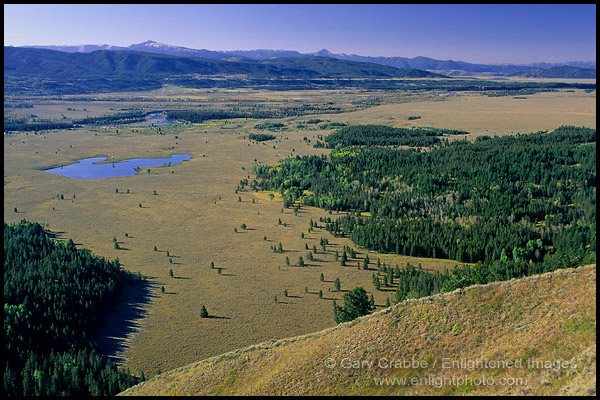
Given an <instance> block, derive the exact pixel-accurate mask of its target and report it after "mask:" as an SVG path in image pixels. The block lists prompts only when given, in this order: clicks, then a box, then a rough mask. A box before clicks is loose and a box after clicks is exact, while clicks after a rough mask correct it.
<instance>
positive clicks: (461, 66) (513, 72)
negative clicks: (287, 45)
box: [26, 40, 596, 79]
mask: <svg viewBox="0 0 600 400" xmlns="http://www.w3.org/2000/svg"><path fill="white" fill-rule="evenodd" d="M26 47H30V48H43V49H51V50H58V51H62V52H68V53H91V52H94V51H97V50H112V51H131V50H134V51H143V52H149V53H157V54H165V55H172V56H179V57H202V58H210V59H216V60H229V59H232V58H238V59H247V60H266V59H270V58H280V57H286V58H289V57H304V56H318V57H327V58H335V59H339V60H346V61H357V62H369V63H374V64H380V65H384V66H387V67H393V68H399V69H419V70H425V71H430V72H436V73H441V74H444V75H451V76H469V75H476V74H478V75H506V76H528V77H540V78H542V77H543V78H591V79H593V78H596V71H595V70H596V62H595V61H594V62H583V61H572V62H566V63H560V64H556V63H555V64H551V63H534V64H529V65H513V64H502V65H488V64H473V63H468V62H463V61H453V60H435V59H432V58H427V57H415V58H406V57H370V56H360V55H356V54H344V53H342V54H334V53H331V52H329V51H328V50H325V49H323V50H320V51H317V52H315V53H304V54H303V53H300V52H297V51H294V50H266V49H261V50H234V51H213V50H206V49H190V48H187V47H181V46H172V45H168V44H162V43H157V42H155V41H152V40H149V41H146V42H143V43H139V44H132V45H130V46H128V47H120V46H112V45H107V44H103V45H90V44H87V45H79V46H26ZM565 66H568V67H571V68H569V69H566V68H562V69H556V68H554V67H565ZM546 69H550V71H548V72H544V71H543V70H546Z"/></svg>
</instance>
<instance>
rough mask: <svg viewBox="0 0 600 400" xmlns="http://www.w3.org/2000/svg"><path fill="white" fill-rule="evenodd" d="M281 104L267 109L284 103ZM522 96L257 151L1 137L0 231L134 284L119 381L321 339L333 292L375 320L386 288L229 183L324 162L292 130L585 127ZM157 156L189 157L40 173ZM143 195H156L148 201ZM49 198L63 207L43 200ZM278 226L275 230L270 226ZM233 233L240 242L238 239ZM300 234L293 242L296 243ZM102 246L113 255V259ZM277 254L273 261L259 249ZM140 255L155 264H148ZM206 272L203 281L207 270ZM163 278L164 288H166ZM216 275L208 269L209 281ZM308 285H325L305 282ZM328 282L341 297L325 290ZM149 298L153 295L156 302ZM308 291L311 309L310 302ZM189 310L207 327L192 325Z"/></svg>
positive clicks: (380, 115) (559, 107)
mask: <svg viewBox="0 0 600 400" xmlns="http://www.w3.org/2000/svg"><path fill="white" fill-rule="evenodd" d="M336 93H337V94H336V96H337V95H340V93H339V92H336ZM287 94H289V93H280V94H272V95H271V96H275V97H277V96H280V97H281V98H284V97H285V95H287ZM307 94H308V93H307V92H305V93H302V95H303V96H307ZM527 97H528V98H527V99H526V100H522V99H519V100H517V99H513V98H510V97H506V98H504V97H503V98H487V97H463V96H460V97H459V96H457V97H456V98H455V99H454V98H448V99H447V100H444V101H431V102H415V103H404V104H391V105H383V106H379V107H373V108H370V109H366V110H364V111H358V112H353V113H345V114H323V115H321V116H319V115H315V116H310V117H306V116H305V117H295V118H285V119H282V120H281V121H283V122H286V123H289V127H290V129H291V130H290V131H286V132H284V133H282V134H279V133H278V134H277V137H278V138H280V137H282V138H284V139H283V140H277V142H275V141H269V142H263V143H260V144H256V143H250V142H249V141H248V140H247V139H243V135H247V133H248V132H251V131H252V127H253V126H254V124H255V123H256V121H252V122H251V121H247V122H245V121H235V123H232V124H228V125H225V124H224V123H217V124H203V125H202V126H190V127H188V128H186V129H181V130H180V131H179V132H178V137H177V138H176V137H175V136H165V135H157V134H145V133H139V132H138V133H128V134H123V133H122V132H123V129H121V134H116V133H115V132H116V131H115V129H99V130H96V131H91V130H86V129H79V130H74V131H61V132H50V133H46V134H43V135H32V134H29V135H26V134H18V135H10V136H5V137H4V219H5V222H9V223H10V222H17V221H19V220H21V219H22V218H24V219H27V220H31V221H37V222H46V223H48V224H49V226H48V227H49V229H50V230H51V231H53V232H56V233H57V234H58V237H59V238H61V239H64V240H66V239H68V238H72V239H73V240H74V242H75V243H76V244H77V245H78V246H82V247H87V248H90V249H91V250H92V251H93V252H94V253H96V254H98V255H100V256H104V257H106V258H108V259H114V258H116V257H118V258H119V260H120V261H121V263H122V265H123V266H124V268H126V269H128V270H130V271H132V272H134V273H136V272H138V271H139V272H141V274H143V275H144V276H147V277H148V280H149V283H150V296H151V301H150V302H148V303H147V304H144V305H143V306H141V307H142V308H143V309H144V312H143V313H140V314H145V318H143V319H141V320H140V321H138V322H135V323H133V322H132V321H128V323H129V324H133V325H134V326H135V327H136V329H138V330H137V333H135V334H132V332H127V334H128V335H129V339H128V340H129V345H130V346H129V347H127V348H125V352H124V353H123V354H120V356H121V357H124V359H125V360H126V362H125V363H126V365H127V366H128V367H130V369H131V371H132V372H134V373H137V372H139V371H140V370H143V371H144V373H145V374H146V376H147V377H150V376H153V375H154V374H156V373H157V372H158V371H162V372H164V371H167V370H170V369H173V368H176V367H181V366H183V365H187V364H189V363H192V362H196V361H198V360H201V359H205V358H207V357H210V356H215V355H218V354H222V353H225V352H227V351H231V350H234V349H237V348H242V347H245V346H249V345H252V344H255V343H259V342H262V341H264V340H269V339H280V338H285V337H291V336H296V335H300V334H305V333H308V332H314V331H319V330H322V329H324V328H327V327H331V326H333V325H335V323H334V321H333V311H332V303H333V300H337V301H338V303H339V304H341V303H342V301H341V299H342V297H343V291H344V290H349V289H352V288H354V287H356V286H363V287H365V289H367V290H368V291H372V292H373V293H374V296H375V303H376V304H377V305H378V306H379V307H382V306H383V305H384V304H385V300H386V298H387V297H393V294H394V292H393V289H390V290H389V291H375V290H374V289H373V285H372V278H371V274H372V273H373V272H374V270H375V262H376V257H377V256H378V255H375V254H369V258H370V259H371V269H370V270H367V271H365V270H359V269H358V268H357V267H356V264H357V263H358V262H360V261H361V260H362V259H363V257H364V255H365V252H364V250H361V249H358V251H359V255H358V257H359V260H350V262H349V263H348V264H349V266H347V267H342V266H340V264H339V263H338V262H335V261H334V256H333V253H334V252H335V250H338V251H340V253H341V251H342V249H343V246H344V245H351V244H352V243H351V242H350V241H349V240H348V239H342V238H334V237H332V236H331V235H329V234H328V233H327V232H326V231H325V230H324V229H316V230H315V231H314V232H313V233H307V232H308V227H309V221H310V219H313V220H314V221H319V217H321V216H326V215H327V213H326V212H325V211H323V210H319V209H315V208H302V209H301V210H300V212H299V213H298V215H297V216H296V215H294V213H293V210H288V209H283V212H282V203H281V201H278V199H277V198H275V199H274V200H270V199H269V198H268V196H267V195H266V194H264V193H252V192H247V191H246V192H241V193H239V194H236V193H234V192H235V189H236V186H237V185H238V183H239V181H240V180H241V179H244V178H247V177H248V176H249V171H250V170H251V167H252V163H253V161H254V160H255V159H256V160H257V161H259V162H261V163H263V164H267V163H276V162H277V161H278V160H279V159H282V158H285V157H287V156H289V155H290V154H294V155H295V154H300V155H303V154H320V153H321V152H323V151H324V150H323V149H315V148H313V147H312V144H311V145H307V144H306V143H305V141H304V140H303V137H304V136H309V137H311V135H316V134H327V133H328V131H314V132H311V131H308V132H307V131H296V130H294V129H295V124H296V122H298V121H302V120H307V119H309V118H313V117H314V118H317V117H321V118H322V119H325V120H332V121H340V122H347V123H351V124H357V123H382V124H390V125H394V126H408V125H410V124H419V125H424V126H435V127H441V128H455V129H465V130H468V131H471V132H473V134H474V135H478V134H483V133H486V134H491V133H492V132H494V133H498V134H508V133H511V132H517V131H519V132H529V131H537V130H540V129H554V128H556V127H558V126H559V125H563V124H574V125H585V126H591V127H594V128H595V108H596V100H595V93H591V94H584V93H583V92H582V91H576V92H571V93H563V92H560V93H548V94H538V95H532V96H527ZM63 106H64V105H63ZM120 106H121V107H122V106H123V104H122V103H121V104H120ZM90 107H92V106H90ZM75 108H81V106H77V107H75ZM54 111H56V109H54ZM95 111H97V112H98V113H101V112H100V111H101V110H99V109H98V110H95ZM415 114H417V115H421V116H422V118H421V119H419V120H415V121H410V123H409V122H408V121H407V117H408V116H410V115H415ZM488 130H489V132H488ZM286 138H288V139H286ZM274 142H275V143H274ZM273 146H275V148H274V147H273ZM170 154H193V155H194V158H192V159H191V160H189V161H185V162H183V163H182V164H181V165H174V166H171V167H151V168H150V169H151V173H150V174H147V173H146V169H145V168H144V169H143V171H142V172H141V173H139V174H138V175H136V176H131V177H119V178H109V179H97V180H78V179H72V178H66V177H62V176H59V175H53V174H48V173H46V172H43V170H44V169H47V168H50V167H54V166H58V165H61V164H62V165H67V164H69V163H72V162H75V161H76V160H78V159H82V158H88V157H95V156H105V157H109V159H110V158H111V157H114V159H115V161H118V160H124V159H128V158H137V157H164V156H169V155H170ZM251 178H252V177H251ZM115 189H118V192H119V193H115ZM128 189H129V193H126V191H127V190H128ZM154 190H156V193H157V195H153V191H154ZM60 194H63V196H64V200H60V199H58V198H57V195H60ZM238 196H239V197H241V200H242V201H241V202H240V201H238ZM139 204H142V207H139ZM14 208H17V209H18V212H17V213H15V212H14ZM333 216H335V213H334V215H333ZM278 219H281V221H282V223H285V224H286V225H287V226H284V225H283V224H281V225H280V224H278ZM242 224H246V226H247V229H246V230H244V229H241V225H242ZM234 228H236V229H237V233H235V232H234ZM302 232H303V233H304V234H305V239H301V238H300V235H301V233H302ZM125 233H127V234H128V237H125ZM113 236H114V237H116V238H117V240H118V242H119V245H120V247H121V249H115V248H114V247H113V242H112V238H113ZM264 236H266V237H267V240H266V241H265V240H264ZM321 237H326V238H328V239H329V243H330V246H328V251H327V253H325V254H323V252H322V251H321V249H320V246H319V239H320V238H321ZM279 242H281V243H282V246H283V249H284V252H283V253H275V252H273V251H272V250H271V246H277V245H278V243H279ZM305 244H308V246H309V248H310V249H312V246H313V244H316V246H317V249H318V252H317V253H318V254H316V255H315V261H313V262H310V261H307V257H306V255H307V253H308V251H309V250H306V249H305ZM154 246H156V247H157V249H158V251H156V252H155V251H153V248H154ZM167 251H168V252H169V255H170V257H168V256H167V255H166V252H167ZM286 256H287V257H289V260H290V262H291V264H295V263H296V262H297V261H298V257H299V256H302V257H303V258H304V260H305V261H307V263H308V264H309V265H308V266H306V267H304V268H298V267H294V266H293V265H292V266H287V265H286V263H285V258H286ZM169 258H171V260H172V263H169ZM211 261H212V262H214V264H215V269H211V268H210V263H211ZM381 261H382V262H386V263H387V264H391V265H395V264H396V263H397V264H400V265H404V264H405V263H406V262H407V261H410V262H411V263H412V264H414V265H416V264H418V263H421V264H422V266H423V267H424V268H428V269H440V268H445V267H448V268H451V267H452V266H454V265H455V262H454V261H451V260H435V259H433V260H432V259H418V258H413V257H404V256H391V255H385V256H381ZM171 268H172V269H173V272H174V277H169V269H171ZM216 268H222V270H221V272H222V273H221V274H219V273H218V271H217V269H216ZM321 273H323V275H324V277H325V282H321V281H320V279H319V278H320V274H321ZM337 277H339V278H340V280H341V283H342V292H336V291H335V288H334V284H333V282H334V280H335V278H337ZM161 286H164V288H165V293H161V291H160V287H161ZM305 288H308V292H305ZM284 290H287V291H288V297H285V296H284ZM320 290H321V291H322V292H323V298H319V295H318V292H319V291H320ZM275 296H277V299H278V301H277V303H276V302H275V301H274V297H275ZM202 305H205V306H206V308H207V310H208V312H209V314H210V315H211V316H213V318H207V319H202V318H200V307H201V306H202ZM138 315H139V314H138ZM123 334H124V333H123ZM121 339H122V338H121ZM121 341H122V340H121Z"/></svg>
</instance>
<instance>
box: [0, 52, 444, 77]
mask: <svg viewBox="0 0 600 400" xmlns="http://www.w3.org/2000/svg"><path fill="white" fill-rule="evenodd" d="M176 53H179V52H176ZM192 54H195V53H193V52H192V53H190V55H188V56H185V57H182V56H180V55H171V54H164V53H159V54H157V53H151V52H142V51H139V50H131V49H130V50H117V51H115V50H95V51H93V52H91V53H88V52H85V53H84V52H75V53H67V52H63V51H57V50H49V49H38V48H25V47H10V46H9V47H4V73H5V75H6V74H11V75H18V74H30V75H31V74H34V75H35V74H39V75H40V76H41V75H43V76H47V77H49V78H61V77H67V76H68V77H71V76H74V75H81V74H116V75H120V74H138V75H140V74H141V75H147V76H150V75H152V76H172V75H182V74H195V75H202V76H214V75H244V76H247V77H252V78H270V77H287V78H299V79H308V78H310V79H316V78H369V77H370V78H413V77H417V78H420V77H426V78H442V77H444V76H443V75H440V74H436V73H432V72H427V71H421V70H416V69H399V68H393V67H388V66H384V65H379V64H374V63H368V62H356V61H347V60H338V59H334V58H328V57H319V56H310V55H304V56H300V57H275V58H266V59H249V58H244V59H240V58H228V59H215V58H207V57H197V56H192Z"/></svg>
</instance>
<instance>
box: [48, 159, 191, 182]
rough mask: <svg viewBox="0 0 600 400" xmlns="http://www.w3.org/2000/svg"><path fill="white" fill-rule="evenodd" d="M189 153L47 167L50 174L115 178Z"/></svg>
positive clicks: (179, 160) (91, 160)
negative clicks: (166, 156) (165, 156)
mask: <svg viewBox="0 0 600 400" xmlns="http://www.w3.org/2000/svg"><path fill="white" fill-rule="evenodd" d="M192 157H193V156H192V155H190V154H174V155H172V156H171V157H168V158H132V159H130V160H125V161H121V162H108V163H102V161H105V160H107V159H108V157H92V158H86V159H83V160H79V161H77V162H76V163H75V164H70V165H65V166H63V167H58V168H52V169H47V170H46V172H49V173H51V174H58V175H63V176H66V177H69V178H77V179H100V178H115V177H119V176H132V175H135V174H137V172H138V171H137V170H136V168H147V167H156V166H163V165H177V164H180V163H181V162H182V161H186V160H189V159H191V158H192Z"/></svg>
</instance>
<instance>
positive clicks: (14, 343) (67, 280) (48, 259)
mask: <svg viewBox="0 0 600 400" xmlns="http://www.w3.org/2000/svg"><path fill="white" fill-rule="evenodd" d="M133 283H134V281H133V278H132V276H131V275H130V274H129V273H128V272H126V271H125V270H123V269H122V268H121V266H120V265H119V261H118V259H116V260H114V261H109V260H106V259H104V258H101V257H98V256H96V255H94V254H93V253H92V252H91V251H89V250H88V249H77V248H76V247H75V244H74V243H73V241H72V240H71V239H69V240H68V242H66V243H65V242H61V241H58V240H55V239H52V238H51V237H50V234H49V233H48V232H47V231H46V230H45V229H44V228H43V227H42V225H40V224H38V223H34V222H28V221H25V220H22V221H21V222H20V223H16V224H6V223H5V224H4V342H5V352H4V356H3V357H2V358H3V371H4V394H5V395H14V396H100V395H103V396H107V395H116V394H117V393H119V392H121V391H123V390H125V389H126V388H128V387H130V386H132V385H134V384H137V383H139V381H140V378H137V377H135V376H133V375H131V374H130V373H129V371H122V370H120V369H118V368H117V366H116V364H114V363H113V362H111V361H110V360H107V359H106V358H104V357H103V356H101V355H100V354H99V353H98V351H97V349H96V346H95V344H94V343H93V342H91V341H90V340H89V339H88V338H89V337H91V335H92V334H93V333H94V331H95V330H96V329H97V328H98V326H99V325H100V324H101V321H102V316H103V315H105V314H106V310H107V309H110V307H111V304H112V302H113V301H114V297H115V296H116V295H117V294H118V293H119V292H120V290H122V288H123V287H124V285H125V286H126V285H128V284H133Z"/></svg>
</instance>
